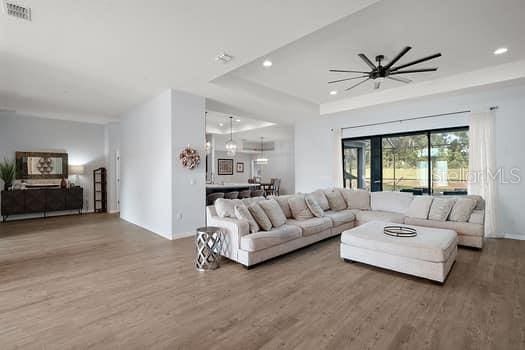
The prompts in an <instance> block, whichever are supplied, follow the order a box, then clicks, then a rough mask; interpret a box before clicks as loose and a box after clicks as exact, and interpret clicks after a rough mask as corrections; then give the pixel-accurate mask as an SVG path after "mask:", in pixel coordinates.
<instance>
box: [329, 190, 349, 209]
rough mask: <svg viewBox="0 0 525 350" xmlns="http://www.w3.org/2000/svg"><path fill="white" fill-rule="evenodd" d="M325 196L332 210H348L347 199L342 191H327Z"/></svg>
mask: <svg viewBox="0 0 525 350" xmlns="http://www.w3.org/2000/svg"><path fill="white" fill-rule="evenodd" d="M325 195H326V199H328V204H329V205H330V210H334V211H339V210H344V209H346V208H347V206H346V202H345V199H344V198H343V196H342V195H341V192H340V191H338V190H336V189H333V190H331V191H326V192H325Z"/></svg>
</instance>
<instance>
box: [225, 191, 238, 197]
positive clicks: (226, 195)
mask: <svg viewBox="0 0 525 350" xmlns="http://www.w3.org/2000/svg"><path fill="white" fill-rule="evenodd" d="M224 198H225V199H237V198H239V192H237V191H232V192H226V193H225V194H224Z"/></svg>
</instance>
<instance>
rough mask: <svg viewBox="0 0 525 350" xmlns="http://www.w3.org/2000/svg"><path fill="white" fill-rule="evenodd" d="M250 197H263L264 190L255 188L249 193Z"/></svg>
mask: <svg viewBox="0 0 525 350" xmlns="http://www.w3.org/2000/svg"><path fill="white" fill-rule="evenodd" d="M251 195H252V197H264V190H255V191H252V193H251Z"/></svg>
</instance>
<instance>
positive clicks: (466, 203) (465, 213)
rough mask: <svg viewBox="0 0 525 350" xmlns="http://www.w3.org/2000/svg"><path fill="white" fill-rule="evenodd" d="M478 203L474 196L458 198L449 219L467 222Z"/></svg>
mask: <svg viewBox="0 0 525 350" xmlns="http://www.w3.org/2000/svg"><path fill="white" fill-rule="evenodd" d="M476 204H477V203H476V201H475V200H474V199H472V198H458V199H457V200H456V203H454V206H453V207H452V210H451V211H450V215H449V218H448V219H449V220H450V221H457V222H467V221H468V219H469V218H470V215H471V214H472V211H473V210H474V208H475V207H476Z"/></svg>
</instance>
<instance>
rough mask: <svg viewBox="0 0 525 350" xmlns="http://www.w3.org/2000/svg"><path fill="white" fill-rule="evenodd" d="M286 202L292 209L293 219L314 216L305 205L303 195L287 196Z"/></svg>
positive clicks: (304, 218)
mask: <svg viewBox="0 0 525 350" xmlns="http://www.w3.org/2000/svg"><path fill="white" fill-rule="evenodd" d="M288 204H289V205H290V210H291V211H292V217H293V218H294V219H295V220H306V219H310V218H313V217H314V216H313V215H312V212H311V211H310V209H308V206H307V205H306V200H305V199H304V196H295V197H292V198H288Z"/></svg>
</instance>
